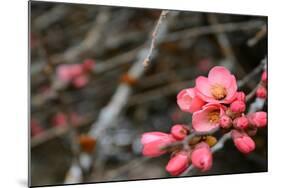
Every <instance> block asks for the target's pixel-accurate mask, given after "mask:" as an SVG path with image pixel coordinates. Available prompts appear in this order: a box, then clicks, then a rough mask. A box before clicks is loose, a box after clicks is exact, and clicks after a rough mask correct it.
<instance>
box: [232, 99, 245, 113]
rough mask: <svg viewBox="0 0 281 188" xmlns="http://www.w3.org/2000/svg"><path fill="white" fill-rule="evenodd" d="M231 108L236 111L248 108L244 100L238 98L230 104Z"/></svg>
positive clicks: (239, 111)
mask: <svg viewBox="0 0 281 188" xmlns="http://www.w3.org/2000/svg"><path fill="white" fill-rule="evenodd" d="M230 110H231V111H232V112H235V113H242V112H244V111H245V110H246V104H245V102H243V101H240V100H236V101H234V102H233V103H231V104H230Z"/></svg>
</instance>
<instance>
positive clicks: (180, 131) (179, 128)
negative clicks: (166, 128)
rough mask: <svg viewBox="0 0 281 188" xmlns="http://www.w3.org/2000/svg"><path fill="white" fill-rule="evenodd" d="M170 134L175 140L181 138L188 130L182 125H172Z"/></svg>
mask: <svg viewBox="0 0 281 188" xmlns="http://www.w3.org/2000/svg"><path fill="white" fill-rule="evenodd" d="M171 134H172V135H173V137H174V138H175V139H177V140H182V139H184V138H185V137H186V135H187V134H188V130H187V128H186V127H185V126H184V125H174V126H173V127H172V128H171Z"/></svg>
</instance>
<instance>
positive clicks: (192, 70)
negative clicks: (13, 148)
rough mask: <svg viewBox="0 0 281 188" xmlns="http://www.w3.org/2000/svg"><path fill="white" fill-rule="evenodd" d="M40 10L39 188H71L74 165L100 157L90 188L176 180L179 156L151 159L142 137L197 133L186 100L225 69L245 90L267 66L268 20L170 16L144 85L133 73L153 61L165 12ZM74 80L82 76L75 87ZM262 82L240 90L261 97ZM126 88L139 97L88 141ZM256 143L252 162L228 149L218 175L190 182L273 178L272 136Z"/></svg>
mask: <svg viewBox="0 0 281 188" xmlns="http://www.w3.org/2000/svg"><path fill="white" fill-rule="evenodd" d="M30 7H31V8H30V12H31V14H30V41H29V47H30V48H29V49H30V95H31V98H30V114H31V117H30V133H31V135H30V137H31V139H30V148H31V161H30V165H31V184H32V185H34V186H36V185H50V184H63V183H64V182H65V179H66V177H67V174H68V170H69V169H70V167H71V165H72V163H73V159H75V157H77V155H79V154H81V153H87V152H88V153H90V152H93V150H94V154H95V155H96V154H98V155H99V157H100V158H99V160H100V164H101V165H99V168H95V167H93V168H92V169H91V170H89V171H87V174H86V175H85V176H84V179H83V182H103V181H118V180H135V179H151V178H163V177H169V174H168V173H167V172H166V171H165V166H166V163H167V162H168V159H169V155H164V156H162V157H158V158H155V159H147V158H144V157H142V155H141V145H140V136H141V134H142V133H144V132H148V131H162V132H168V131H169V129H170V127H171V126H172V125H173V124H178V123H186V124H190V122H191V115H190V114H187V113H183V112H181V111H180V110H179V108H178V106H177V104H176V95H177V93H178V92H179V91H180V90H181V89H183V88H187V87H191V86H193V85H194V79H195V78H196V77H197V76H198V75H207V73H208V71H209V69H210V68H212V67H213V66H216V65H223V66H226V67H228V68H229V69H230V70H231V72H232V73H233V74H235V75H236V78H237V80H241V79H243V78H244V77H245V76H247V75H249V74H250V73H251V72H252V71H253V70H256V67H258V66H259V65H260V63H261V61H262V60H263V59H264V58H266V56H267V17H262V16H246V15H231V14H215V13H203V12H188V11H170V13H169V14H168V15H167V17H166V20H164V21H165V23H163V27H165V29H164V30H165V32H162V33H159V39H158V40H157V45H156V47H155V49H154V53H153V58H152V61H151V63H150V65H149V66H148V67H146V68H145V70H144V72H143V74H142V76H141V77H140V78H138V79H136V78H134V77H131V76H130V75H129V74H128V71H129V70H130V68H131V67H132V66H134V64H136V63H137V62H138V61H139V59H142V57H143V56H144V55H143V53H144V52H145V51H144V50H143V49H144V48H145V47H146V46H147V44H150V41H151V33H152V31H153V29H154V27H155V24H156V22H157V20H158V18H159V15H160V13H161V10H153V9H139V8H127V7H108V6H95V5H80V4H62V3H47V2H36V1H34V2H31V3H30ZM162 30H163V28H162ZM69 70H71V71H72V75H78V76H75V78H74V79H73V78H69V75H68V72H67V71H69ZM259 71H260V72H261V70H259ZM260 72H259V73H258V74H256V75H254V76H253V77H252V78H251V79H249V80H248V81H247V83H245V84H243V87H242V88H240V90H243V91H245V92H246V93H248V92H250V91H251V90H253V89H254V88H255V87H256V85H257V84H258V82H259V79H260ZM120 84H123V85H126V86H129V88H130V93H129V96H128V97H127V98H126V99H125V104H124V105H123V106H122V108H120V109H119V110H120V111H119V113H118V115H117V116H116V117H115V118H114V119H112V120H111V123H110V125H109V127H108V128H107V129H106V130H104V131H103V132H102V135H99V139H97V140H95V139H94V138H91V137H89V136H87V133H88V131H90V130H92V129H95V127H94V126H95V122H96V121H98V119H99V116H100V114H101V113H102V111H103V110H104V109H105V107H106V106H108V105H109V104H110V102H111V99H112V96H114V93H116V90H117V88H118V86H120ZM264 110H265V111H267V103H266V105H265V106H264ZM254 139H255V141H256V144H257V148H256V150H255V152H253V153H252V154H250V155H247V156H245V155H243V154H241V153H240V152H238V151H237V150H236V148H235V147H234V146H233V143H232V141H228V142H227V143H226V145H225V147H224V149H222V150H220V151H219V152H217V153H216V154H215V155H214V162H213V168H212V169H211V170H210V171H208V172H205V173H200V172H193V173H192V174H190V175H191V176H196V175H207V174H232V173H248V172H264V171H267V129H263V130H259V132H258V134H257V135H256V136H255V137H254ZM96 142H98V143H99V147H95V146H96ZM77 146H80V148H78V149H77Z"/></svg>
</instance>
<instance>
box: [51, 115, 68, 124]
mask: <svg viewBox="0 0 281 188" xmlns="http://www.w3.org/2000/svg"><path fill="white" fill-rule="evenodd" d="M52 124H53V125H54V126H64V125H66V124H67V119H66V115H65V114H64V113H62V112H58V113H57V114H56V115H55V116H54V117H53V119H52Z"/></svg>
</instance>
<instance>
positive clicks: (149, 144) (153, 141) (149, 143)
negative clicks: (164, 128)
mask: <svg viewBox="0 0 281 188" xmlns="http://www.w3.org/2000/svg"><path fill="white" fill-rule="evenodd" d="M174 141H176V140H175V139H174V138H173V136H172V135H170V134H166V133H162V132H148V133H144V134H143V135H142V137H141V143H142V145H143V149H142V154H143V155H144V156H147V157H158V156H160V155H162V154H164V153H166V151H165V150H162V147H164V146H166V145H167V144H170V143H172V142H174Z"/></svg>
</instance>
